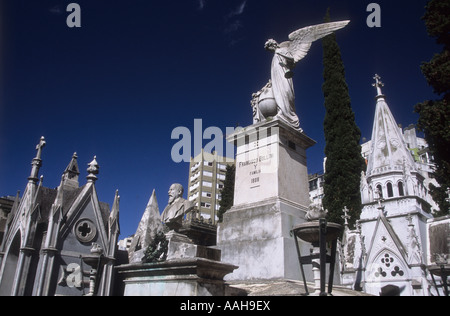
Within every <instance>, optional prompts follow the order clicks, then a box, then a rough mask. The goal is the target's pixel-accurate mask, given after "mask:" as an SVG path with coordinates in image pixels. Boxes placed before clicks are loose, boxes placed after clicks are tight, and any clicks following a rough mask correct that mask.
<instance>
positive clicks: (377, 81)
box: [372, 75, 384, 95]
mask: <svg viewBox="0 0 450 316" xmlns="http://www.w3.org/2000/svg"><path fill="white" fill-rule="evenodd" d="M373 79H375V83H374V84H372V86H374V87H375V88H377V92H378V95H383V92H382V91H381V88H382V87H384V83H383V82H381V77H380V76H378V75H375V77H373Z"/></svg>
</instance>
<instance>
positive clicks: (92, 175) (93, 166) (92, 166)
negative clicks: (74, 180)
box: [86, 156, 100, 182]
mask: <svg viewBox="0 0 450 316" xmlns="http://www.w3.org/2000/svg"><path fill="white" fill-rule="evenodd" d="M88 166H89V167H88V169H87V172H88V173H89V174H88V176H87V177H86V178H87V179H88V181H90V182H95V181H96V180H97V179H98V178H97V177H96V175H97V174H98V172H99V169H100V166H99V165H98V163H97V156H94V160H92V161H91V162H90V163H89V164H88Z"/></svg>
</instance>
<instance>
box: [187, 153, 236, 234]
mask: <svg viewBox="0 0 450 316" xmlns="http://www.w3.org/2000/svg"><path fill="white" fill-rule="evenodd" d="M234 164H235V161H234V160H233V159H230V158H225V157H222V156H219V155H218V154H217V153H213V154H211V153H208V152H205V151H204V150H203V149H202V152H201V153H200V154H199V155H198V156H197V157H195V158H191V162H190V166H189V185H188V188H189V192H188V199H189V201H191V202H193V203H194V204H195V206H196V208H197V210H198V213H199V216H202V217H203V218H204V219H205V220H209V221H210V223H211V224H214V225H215V224H216V223H217V221H218V218H217V211H218V210H219V208H220V205H219V204H220V201H221V199H222V197H221V190H222V188H223V184H224V181H225V174H226V171H227V165H234Z"/></svg>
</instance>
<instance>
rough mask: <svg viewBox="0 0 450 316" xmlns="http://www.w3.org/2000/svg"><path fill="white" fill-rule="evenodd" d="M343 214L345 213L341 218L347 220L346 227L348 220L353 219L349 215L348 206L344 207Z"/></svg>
mask: <svg viewBox="0 0 450 316" xmlns="http://www.w3.org/2000/svg"><path fill="white" fill-rule="evenodd" d="M342 212H344V215H342V216H341V217H342V218H343V219H344V220H345V226H348V220H349V219H350V218H352V217H351V216H350V215H348V212H350V210H349V209H348V208H347V206H346V207H344V209H343V210H342Z"/></svg>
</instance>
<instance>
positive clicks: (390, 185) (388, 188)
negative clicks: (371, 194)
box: [386, 182, 394, 197]
mask: <svg viewBox="0 0 450 316" xmlns="http://www.w3.org/2000/svg"><path fill="white" fill-rule="evenodd" d="M386 187H387V192H388V197H393V196H394V189H393V188H392V183H390V182H389V183H388V184H387V186H386Z"/></svg>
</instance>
